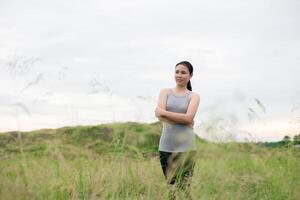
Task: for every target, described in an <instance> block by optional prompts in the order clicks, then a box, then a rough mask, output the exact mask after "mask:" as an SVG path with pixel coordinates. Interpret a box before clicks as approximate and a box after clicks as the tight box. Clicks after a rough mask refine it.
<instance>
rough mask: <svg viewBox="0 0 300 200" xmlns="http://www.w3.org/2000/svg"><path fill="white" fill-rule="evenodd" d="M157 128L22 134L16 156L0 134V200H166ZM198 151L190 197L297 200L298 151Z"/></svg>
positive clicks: (248, 146)
mask: <svg viewBox="0 0 300 200" xmlns="http://www.w3.org/2000/svg"><path fill="white" fill-rule="evenodd" d="M156 126H158V125H157V124H156V125H155V126H147V125H139V124H136V123H129V124H125V125H124V124H123V125H122V124H114V125H109V126H97V127H75V128H74V127H70V128H63V129H58V130H49V131H48V132H49V133H47V130H44V131H39V132H32V133H26V134H24V133H20V136H21V138H22V143H21V144H22V150H21V149H20V146H19V145H20V143H18V142H17V140H14V139H13V138H16V137H17V135H16V134H15V133H10V134H5V135H1V136H0V148H1V149H0V150H1V151H0V159H1V162H0V177H1V178H0V199H5V200H9V199H122V200H123V199H128V200H129V199H130V200H132V199H149V200H150V199H151V200H152V199H167V196H168V193H169V190H170V187H169V186H168V185H167V184H166V181H165V179H164V176H163V173H162V170H161V167H160V163H159V158H158V152H157V148H155V147H157V141H156V140H157V138H156V137H155V135H156V131H157V133H159V127H156ZM50 132H51V133H50ZM46 133H47V134H46ZM105 134H107V135H105ZM20 136H19V137H20ZM149 138H152V139H153V140H151V139H149ZM149 141H151V142H149ZM153 145H156V146H153ZM197 145H198V154H197V158H196V166H195V171H194V176H193V178H192V193H193V196H194V197H195V199H203V200H207V199H226V200H227V199H272V200H273V199H275V200H276V199H278V200H281V199H282V200H286V199H295V200H296V199H299V196H300V184H299V183H300V173H299V172H300V171H299V169H300V152H299V149H296V148H273V149H268V148H266V147H262V146H259V145H256V144H254V143H235V142H232V143H225V144H224V143H223V144H222V143H210V142H204V141H202V140H198V141H197ZM99 149H100V150H99ZM22 152H23V153H22ZM177 195H178V198H179V199H184V195H183V194H182V193H181V192H180V191H179V192H178V194H177Z"/></svg>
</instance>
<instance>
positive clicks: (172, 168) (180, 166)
mask: <svg viewBox="0 0 300 200" xmlns="http://www.w3.org/2000/svg"><path fill="white" fill-rule="evenodd" d="M159 157H160V163H161V167H162V170H163V173H164V176H165V178H166V180H167V183H169V184H171V185H174V184H176V186H179V187H180V188H182V189H186V187H187V186H189V185H190V178H191V177H192V175H193V171H194V166H195V160H196V159H195V158H196V151H188V152H178V153H177V152H176V153H175V152H165V151H159Z"/></svg>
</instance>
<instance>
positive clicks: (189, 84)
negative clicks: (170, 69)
mask: <svg viewBox="0 0 300 200" xmlns="http://www.w3.org/2000/svg"><path fill="white" fill-rule="evenodd" d="M178 65H184V66H186V67H187V68H188V70H189V72H190V74H193V65H192V64H191V63H190V62H188V61H182V62H179V63H177V64H176V65H175V67H177V66H178ZM187 89H188V90H190V91H192V84H191V81H190V80H189V82H188V84H187Z"/></svg>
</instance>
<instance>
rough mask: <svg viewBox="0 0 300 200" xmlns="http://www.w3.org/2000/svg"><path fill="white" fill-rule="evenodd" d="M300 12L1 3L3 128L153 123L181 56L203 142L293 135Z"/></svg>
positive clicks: (181, 4) (227, 5)
mask: <svg viewBox="0 0 300 200" xmlns="http://www.w3.org/2000/svg"><path fill="white" fill-rule="evenodd" d="M299 10H300V2H299V1H297V0H264V1H261V0H252V1H245V0H228V1H222V0H210V1H203V0H197V1H196V0H195V1H183V0H182V1H179V0H172V1H171V0H168V1H158V0H151V1H150V0H146V1H140V0H135V1H121V0H112V1H98V0H91V1H78V0H75V1H74V0H72V1H67V0H65V1H58V0H52V1H30V0H29V1H14V0H10V1H8V0H1V1H0V38H1V40H0V131H1V132H3V131H11V130H33V129H40V128H56V127H62V126H71V125H72V126H75V125H87V124H89V125H94V124H100V123H108V122H125V121H138V122H154V121H156V120H157V119H156V118H155V117H154V109H155V107H156V102H157V98H158V93H159V90H160V89H161V88H165V87H169V88H171V87H175V81H174V66H175V64H176V63H178V62H180V61H182V60H188V61H190V62H191V63H192V64H193V66H194V76H193V78H192V80H191V82H192V87H193V91H195V92H197V93H198V94H199V95H200V97H201V102H200V106H199V110H198V113H197V116H196V119H195V121H196V122H195V132H196V133H197V134H198V135H199V136H200V137H202V138H206V139H210V140H215V141H216V140H226V139H234V140H255V141H275V140H281V139H282V138H283V136H284V135H290V136H293V135H294V134H296V133H299V131H300V118H299V117H300V89H299V85H300V80H299V78H298V77H299V75H300V55H299V52H300V36H299V35H300V28H299V24H300V13H299ZM297 120H298V121H297Z"/></svg>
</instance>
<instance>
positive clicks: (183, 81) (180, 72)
mask: <svg viewBox="0 0 300 200" xmlns="http://www.w3.org/2000/svg"><path fill="white" fill-rule="evenodd" d="M191 78H192V75H191V74H190V72H189V69H188V68H187V67H186V66H184V65H177V66H176V68H175V81H176V83H177V85H180V86H185V85H187V83H188V82H189V80H190V79H191Z"/></svg>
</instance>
